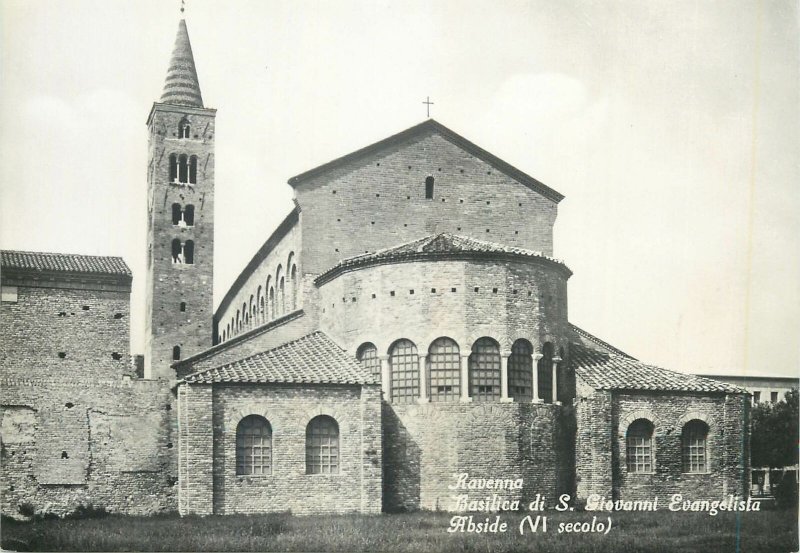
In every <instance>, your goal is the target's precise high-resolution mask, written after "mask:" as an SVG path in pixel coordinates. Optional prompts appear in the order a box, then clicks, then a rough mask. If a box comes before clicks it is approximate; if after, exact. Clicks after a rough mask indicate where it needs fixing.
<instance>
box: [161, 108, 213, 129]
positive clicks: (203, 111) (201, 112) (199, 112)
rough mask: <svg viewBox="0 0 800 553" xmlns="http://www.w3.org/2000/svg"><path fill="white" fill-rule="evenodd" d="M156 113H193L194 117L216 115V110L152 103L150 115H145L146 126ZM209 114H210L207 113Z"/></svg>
mask: <svg viewBox="0 0 800 553" xmlns="http://www.w3.org/2000/svg"><path fill="white" fill-rule="evenodd" d="M156 111H171V112H174V113H190V114H191V113H193V114H195V115H216V113H217V108H206V107H200V108H199V107H197V106H185V105H182V104H167V103H165V102H153V107H151V108H150V113H149V114H147V123H146V124H147V126H148V127H149V126H150V123H151V122H152V121H153V115H154V114H155V112H156ZM209 112H211V113H209Z"/></svg>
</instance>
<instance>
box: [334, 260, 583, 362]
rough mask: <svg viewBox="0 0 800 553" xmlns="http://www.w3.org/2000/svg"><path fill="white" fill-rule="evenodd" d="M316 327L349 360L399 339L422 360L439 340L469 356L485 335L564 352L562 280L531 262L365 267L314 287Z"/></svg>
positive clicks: (564, 282) (508, 345)
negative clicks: (362, 349) (367, 346)
mask: <svg viewBox="0 0 800 553" xmlns="http://www.w3.org/2000/svg"><path fill="white" fill-rule="evenodd" d="M318 310H319V316H320V328H321V329H322V330H323V331H324V332H326V333H328V334H329V335H330V336H331V337H332V338H333V339H334V340H336V341H337V343H339V344H340V345H341V346H342V347H344V348H345V349H348V350H350V351H352V352H353V353H354V354H355V352H356V350H357V349H358V347H359V346H360V345H361V344H363V343H364V342H372V343H373V344H375V346H376V347H377V349H378V351H379V352H380V353H387V352H388V351H389V348H390V347H391V345H392V343H393V342H394V341H395V340H398V339H400V338H407V339H410V340H411V341H413V342H414V343H415V344H416V345H417V348H418V350H419V351H420V353H421V354H424V353H426V352H427V349H428V346H429V345H430V344H431V342H433V341H434V340H435V339H436V338H438V337H440V336H448V337H450V338H452V339H453V340H455V341H456V342H457V343H458V344H459V347H460V349H461V350H462V351H463V352H464V353H467V354H468V353H469V351H470V348H471V347H472V344H473V342H474V341H475V340H477V339H478V338H481V337H483V336H489V337H491V338H494V339H495V340H497V341H498V343H499V344H500V345H501V348H502V349H504V350H509V349H510V348H511V345H512V344H513V343H514V341H515V340H517V339H519V338H524V339H526V340H528V341H529V342H530V343H531V344H532V345H533V347H534V349H535V350H536V351H540V348H541V345H542V344H543V343H544V342H546V341H551V342H553V344H554V346H556V350H558V348H560V347H562V346H563V347H565V349H566V348H567V347H568V344H567V336H568V328H567V327H568V322H567V277H566V274H565V273H564V272H563V271H562V270H559V269H558V268H555V267H550V266H545V265H542V264H539V263H537V262H535V261H531V262H515V261H507V260H502V261H496V262H494V261H483V260H475V261H447V260H438V261H419V262H413V263H395V264H387V265H377V266H371V267H364V268H361V269H358V270H354V271H351V272H348V273H344V274H342V275H340V276H339V277H337V278H335V279H334V280H332V281H330V282H327V283H325V284H322V285H321V286H320V306H319V307H318Z"/></svg>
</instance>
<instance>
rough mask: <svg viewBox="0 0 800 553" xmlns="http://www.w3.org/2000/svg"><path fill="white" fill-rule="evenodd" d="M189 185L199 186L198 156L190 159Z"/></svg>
mask: <svg viewBox="0 0 800 553" xmlns="http://www.w3.org/2000/svg"><path fill="white" fill-rule="evenodd" d="M189 184H197V156H191V157H190V158H189Z"/></svg>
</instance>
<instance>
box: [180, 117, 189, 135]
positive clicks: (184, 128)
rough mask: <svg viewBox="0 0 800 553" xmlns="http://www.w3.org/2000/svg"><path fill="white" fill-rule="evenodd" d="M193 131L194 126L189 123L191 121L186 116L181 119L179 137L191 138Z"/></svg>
mask: <svg viewBox="0 0 800 553" xmlns="http://www.w3.org/2000/svg"><path fill="white" fill-rule="evenodd" d="M191 132H192V127H191V126H190V125H189V121H188V120H187V119H186V118H185V117H184V118H183V119H181V122H180V123H178V138H189V135H190V134H191Z"/></svg>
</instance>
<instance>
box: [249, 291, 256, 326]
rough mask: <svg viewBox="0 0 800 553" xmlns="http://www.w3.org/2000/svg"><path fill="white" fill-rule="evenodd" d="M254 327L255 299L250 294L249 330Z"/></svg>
mask: <svg viewBox="0 0 800 553" xmlns="http://www.w3.org/2000/svg"><path fill="white" fill-rule="evenodd" d="M254 326H256V298H255V296H254V295H253V294H250V328H252V327H254Z"/></svg>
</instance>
